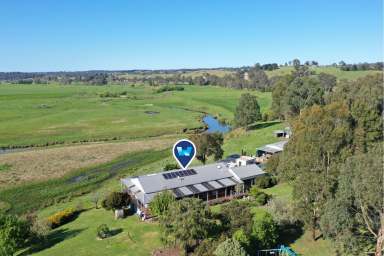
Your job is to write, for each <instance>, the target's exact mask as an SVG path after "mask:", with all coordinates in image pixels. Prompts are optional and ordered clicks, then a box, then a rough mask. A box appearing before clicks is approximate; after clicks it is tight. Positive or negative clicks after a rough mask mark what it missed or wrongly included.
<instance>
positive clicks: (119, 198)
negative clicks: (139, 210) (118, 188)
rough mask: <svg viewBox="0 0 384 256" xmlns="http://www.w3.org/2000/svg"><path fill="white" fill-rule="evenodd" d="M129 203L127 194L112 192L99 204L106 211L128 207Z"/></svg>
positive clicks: (129, 199) (129, 198)
mask: <svg viewBox="0 0 384 256" xmlns="http://www.w3.org/2000/svg"><path fill="white" fill-rule="evenodd" d="M130 202H131V197H130V196H129V195H128V194H127V193H122V192H112V193H110V194H109V195H107V197H106V198H105V199H104V200H103V201H102V202H101V205H102V207H103V208H104V209H106V210H112V211H114V210H116V209H121V208H123V207H124V206H128V205H129V204H130Z"/></svg>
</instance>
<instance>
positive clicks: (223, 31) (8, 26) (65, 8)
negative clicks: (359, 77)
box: [0, 0, 383, 72]
mask: <svg viewBox="0 0 384 256" xmlns="http://www.w3.org/2000/svg"><path fill="white" fill-rule="evenodd" d="M382 13H383V3H382V0H273V1H267V0H262V1H259V0H249V1H247V0H232V1H226V0H153V1H148V0H135V1H133V0H111V1H107V0H92V1H91V0H66V1H56V0H38V1H30V0H18V1H14V0H1V1H0V72H1V71H3V72H8V71H24V72H25V71H28V72H31V71H75V70H95V69H97V70H100V69H103V70H127V69H171V68H210V67H239V66H248V65H253V64H255V63H262V64H265V63H274V62H276V63H279V64H283V63H285V62H288V61H289V60H292V59H294V58H299V59H300V60H302V61H305V60H317V61H318V62H319V63H320V64H332V63H334V62H339V61H340V60H344V61H345V62H347V63H358V62H376V61H382V59H383V17H382Z"/></svg>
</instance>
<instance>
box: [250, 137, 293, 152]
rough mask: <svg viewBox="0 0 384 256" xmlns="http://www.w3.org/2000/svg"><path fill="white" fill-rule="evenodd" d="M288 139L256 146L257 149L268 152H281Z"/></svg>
mask: <svg viewBox="0 0 384 256" xmlns="http://www.w3.org/2000/svg"><path fill="white" fill-rule="evenodd" d="M287 142H288V141H286V140H283V141H279V142H276V143H272V144H267V145H265V146H263V147H261V148H258V149H257V150H260V151H264V152H268V153H272V154H274V153H277V152H281V151H283V149H284V146H285V144H287Z"/></svg>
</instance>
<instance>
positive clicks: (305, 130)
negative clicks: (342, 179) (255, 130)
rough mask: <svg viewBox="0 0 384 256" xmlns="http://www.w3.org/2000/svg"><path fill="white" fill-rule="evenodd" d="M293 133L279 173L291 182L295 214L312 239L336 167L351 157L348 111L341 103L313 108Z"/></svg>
mask: <svg viewBox="0 0 384 256" xmlns="http://www.w3.org/2000/svg"><path fill="white" fill-rule="evenodd" d="M293 131H294V133H293V136H292V137H291V139H290V141H289V142H288V144H287V145H286V147H285V149H284V151H283V153H282V154H281V156H280V159H279V166H278V173H279V176H280V177H281V178H283V179H286V180H291V181H292V185H293V197H294V201H295V205H296V212H297V214H298V215H299V216H300V218H301V219H302V220H303V222H304V223H305V224H306V225H307V227H309V228H310V229H311V230H312V237H313V239H315V238H316V230H317V229H318V225H319V220H320V216H321V211H322V209H323V208H324V204H325V202H326V199H327V197H329V195H330V193H331V191H332V189H333V188H334V185H335V181H336V177H337V174H338V173H337V172H338V168H337V166H338V164H339V163H341V162H343V161H344V160H345V158H346V157H347V156H348V155H349V154H350V148H351V143H352V136H351V124H350V115H349V111H348V108H347V106H346V105H345V104H343V103H333V104H330V105H326V106H317V105H315V106H313V107H311V108H308V109H306V110H304V111H303V112H302V113H301V115H300V116H299V117H298V118H297V119H296V121H295V122H293ZM283 170H284V171H283Z"/></svg>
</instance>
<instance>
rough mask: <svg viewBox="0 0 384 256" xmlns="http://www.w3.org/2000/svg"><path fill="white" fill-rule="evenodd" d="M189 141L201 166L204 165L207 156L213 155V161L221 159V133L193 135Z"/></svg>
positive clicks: (222, 152) (222, 140)
mask: <svg viewBox="0 0 384 256" xmlns="http://www.w3.org/2000/svg"><path fill="white" fill-rule="evenodd" d="M190 139H191V140H192V141H193V143H194V144H195V146H196V151H197V152H196V158H197V159H198V160H200V161H201V162H202V163H203V164H205V162H206V161H207V157H209V156H212V155H213V157H214V159H215V161H217V160H219V159H221V158H222V157H223V154H224V151H223V149H222V148H221V146H222V145H223V142H224V138H223V135H222V134H221V133H203V134H194V135H192V136H191V138H190Z"/></svg>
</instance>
